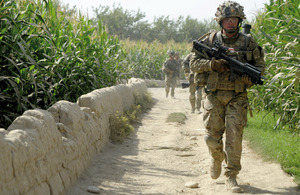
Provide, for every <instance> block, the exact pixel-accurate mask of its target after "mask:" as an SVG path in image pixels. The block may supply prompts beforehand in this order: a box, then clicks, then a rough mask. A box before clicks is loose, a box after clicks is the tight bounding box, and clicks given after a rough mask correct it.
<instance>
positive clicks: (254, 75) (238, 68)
mask: <svg viewBox="0 0 300 195" xmlns="http://www.w3.org/2000/svg"><path fill="white" fill-rule="evenodd" d="M193 48H194V49H195V50H197V51H198V52H200V53H203V54H204V55H206V56H207V57H208V58H209V59H211V58H213V57H215V58H216V59H224V60H226V61H227V62H228V64H229V68H230V71H231V76H230V80H231V81H233V80H235V79H236V78H237V76H242V75H244V74H246V75H248V76H249V77H250V78H251V81H252V83H253V84H259V85H262V84H263V81H262V80H261V79H266V78H265V77H264V76H262V75H261V71H260V70H259V69H258V68H257V67H255V66H253V65H251V64H248V63H242V62H240V61H238V60H236V59H234V58H231V57H229V56H228V55H227V51H229V48H228V47H224V46H221V45H220V43H219V42H215V43H214V47H213V48H210V47H208V46H207V45H205V44H203V43H202V42H199V41H196V40H195V41H193Z"/></svg>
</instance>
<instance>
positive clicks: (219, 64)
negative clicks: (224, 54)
mask: <svg viewBox="0 0 300 195" xmlns="http://www.w3.org/2000/svg"><path fill="white" fill-rule="evenodd" d="M227 64H228V62H227V61H226V60H224V59H219V60H216V59H215V58H212V59H211V69H212V70H214V71H217V72H224V71H229V68H228V66H227Z"/></svg>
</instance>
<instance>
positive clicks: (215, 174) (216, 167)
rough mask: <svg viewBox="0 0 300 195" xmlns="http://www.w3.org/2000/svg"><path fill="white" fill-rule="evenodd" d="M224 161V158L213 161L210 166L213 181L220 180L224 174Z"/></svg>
mask: <svg viewBox="0 0 300 195" xmlns="http://www.w3.org/2000/svg"><path fill="white" fill-rule="evenodd" d="M223 160H224V157H223V158H219V159H215V158H213V159H212V162H211V165H210V176H211V178H212V179H218V178H219V177H220V175H221V172H222V161H223Z"/></svg>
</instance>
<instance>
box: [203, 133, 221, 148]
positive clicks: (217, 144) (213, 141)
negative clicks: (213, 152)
mask: <svg viewBox="0 0 300 195" xmlns="http://www.w3.org/2000/svg"><path fill="white" fill-rule="evenodd" d="M204 140H205V142H206V145H207V146H208V147H211V148H217V147H220V145H222V140H217V139H215V138H213V137H211V136H209V135H205V136H204Z"/></svg>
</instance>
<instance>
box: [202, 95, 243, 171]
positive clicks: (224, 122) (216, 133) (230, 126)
mask: <svg viewBox="0 0 300 195" xmlns="http://www.w3.org/2000/svg"><path fill="white" fill-rule="evenodd" d="M247 106H248V98H247V92H242V93H236V92H234V91H221V90H217V91H216V92H208V93H206V98H205V100H204V115H203V122H204V126H205V128H206V133H207V136H209V137H212V138H213V139H212V140H215V144H207V145H208V148H209V151H210V154H211V155H212V157H213V158H215V157H216V158H219V157H221V156H222V155H223V153H222V152H223V150H222V148H223V143H222V137H223V134H224V133H225V137H226V141H225V161H226V164H227V165H226V167H225V175H226V176H231V175H237V174H238V173H239V171H240V170H241V162H240V161H241V154H242V136H243V128H244V126H245V125H246V123H247Z"/></svg>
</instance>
